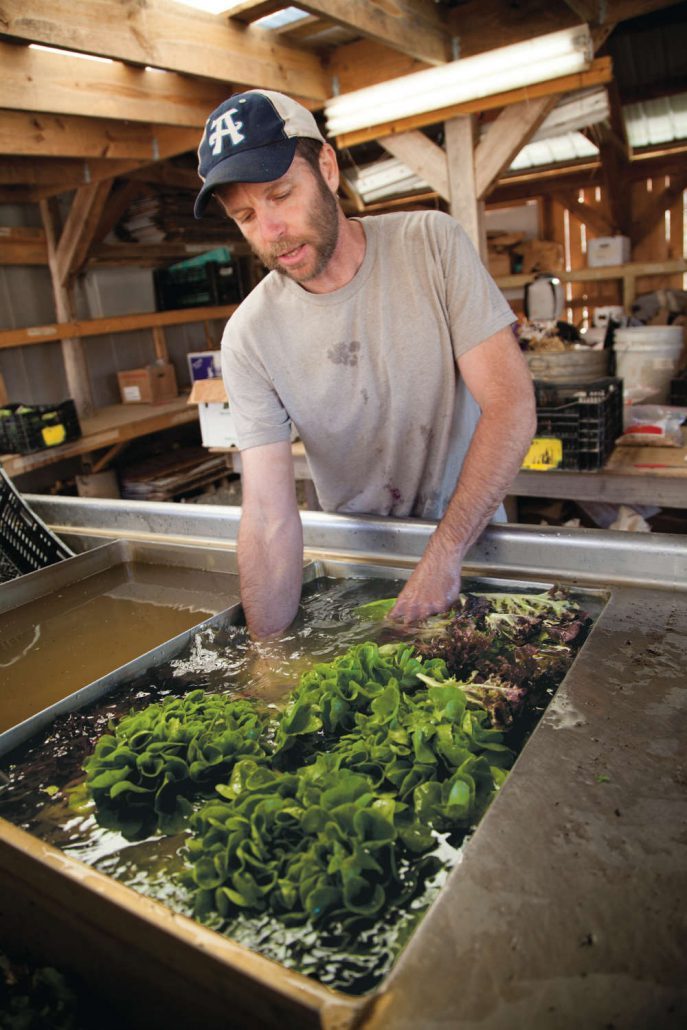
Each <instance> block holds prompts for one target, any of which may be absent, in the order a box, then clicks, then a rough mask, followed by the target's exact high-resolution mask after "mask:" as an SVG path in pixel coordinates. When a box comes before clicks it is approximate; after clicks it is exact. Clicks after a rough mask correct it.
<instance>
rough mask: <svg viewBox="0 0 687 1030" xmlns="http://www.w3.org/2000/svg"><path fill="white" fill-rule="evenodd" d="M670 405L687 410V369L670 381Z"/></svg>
mask: <svg viewBox="0 0 687 1030" xmlns="http://www.w3.org/2000/svg"><path fill="white" fill-rule="evenodd" d="M670 403H671V404H676V405H677V406H678V407H680V408H687V368H686V369H685V370H684V371H683V372H680V374H679V375H677V376H676V377H675V378H674V379H671V380H670Z"/></svg>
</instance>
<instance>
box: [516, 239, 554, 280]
mask: <svg viewBox="0 0 687 1030" xmlns="http://www.w3.org/2000/svg"><path fill="white" fill-rule="evenodd" d="M514 249H515V253H516V254H517V255H519V256H520V258H521V259H522V267H521V268H520V271H521V272H523V273H531V272H542V273H544V274H545V273H547V272H562V271H563V269H564V268H565V255H564V253H563V244H562V243H557V242H556V241H555V240H523V242H522V243H519V244H518V245H517V246H516V247H515V248H514ZM516 267H517V266H516Z"/></svg>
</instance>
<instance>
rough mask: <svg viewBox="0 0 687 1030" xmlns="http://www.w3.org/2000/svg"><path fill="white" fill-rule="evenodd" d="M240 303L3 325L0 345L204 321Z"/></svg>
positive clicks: (227, 313) (223, 315) (231, 310)
mask: <svg viewBox="0 0 687 1030" xmlns="http://www.w3.org/2000/svg"><path fill="white" fill-rule="evenodd" d="M237 307H238V304H223V305H219V306H217V307H202V308H200V307H199V308H184V309H182V310H179V311H151V312H145V313H144V314H141V315H111V316H110V317H109V318H94V319H89V320H82V321H76V320H72V321H70V322H63V323H59V322H55V323H54V324H52V325H42V326H31V327H29V328H26V329H4V330H2V331H0V349H1V348H3V347H26V346H30V345H31V344H34V343H48V342H49V341H51V340H64V339H68V338H69V337H91V336H92V337H98V336H106V335H107V334H109V333H126V332H130V331H133V330H135V329H152V328H153V327H154V326H156V325H162V326H166V325H187V324H188V323H190V322H204V321H206V320H209V319H215V318H221V319H226V318H229V317H230V316H231V315H233V313H234V312H235V311H236V309H237Z"/></svg>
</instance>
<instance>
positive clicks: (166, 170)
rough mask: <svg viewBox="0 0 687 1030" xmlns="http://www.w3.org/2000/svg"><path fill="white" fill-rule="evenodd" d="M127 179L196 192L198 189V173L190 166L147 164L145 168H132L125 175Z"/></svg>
mask: <svg viewBox="0 0 687 1030" xmlns="http://www.w3.org/2000/svg"><path fill="white" fill-rule="evenodd" d="M127 178H128V179H134V180H136V181H137V182H151V183H155V184H156V185H157V186H174V187H175V188H176V189H179V190H193V192H194V193H196V192H197V191H198V190H199V189H200V185H201V183H200V179H199V178H198V173H197V172H194V171H192V170H191V169H190V168H175V167H174V166H173V165H167V164H157V165H148V166H147V167H146V168H138V169H134V170H133V171H131V172H130V173H128V175H127Z"/></svg>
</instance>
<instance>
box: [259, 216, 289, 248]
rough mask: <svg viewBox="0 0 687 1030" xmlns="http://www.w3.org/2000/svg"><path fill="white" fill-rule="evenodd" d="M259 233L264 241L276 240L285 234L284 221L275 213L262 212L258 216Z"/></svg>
mask: <svg viewBox="0 0 687 1030" xmlns="http://www.w3.org/2000/svg"><path fill="white" fill-rule="evenodd" d="M260 231H261V233H262V235H263V237H264V238H265V239H266V240H268V241H270V242H272V241H274V240H278V239H280V238H281V237H282V236H284V234H285V232H286V226H285V224H284V219H283V218H282V217H281V215H280V214H279V213H278V212H277V211H264V212H263V213H262V214H261V215H260Z"/></svg>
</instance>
